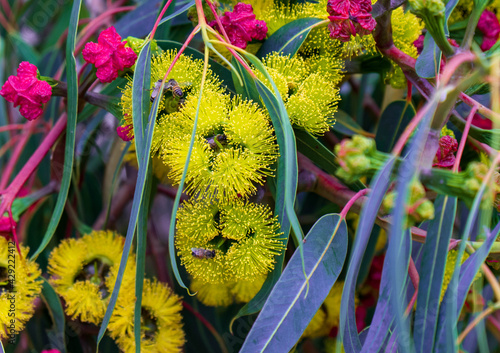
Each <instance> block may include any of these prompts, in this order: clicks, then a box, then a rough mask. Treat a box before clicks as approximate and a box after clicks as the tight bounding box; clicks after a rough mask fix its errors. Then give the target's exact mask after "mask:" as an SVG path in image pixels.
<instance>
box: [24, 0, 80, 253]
mask: <svg viewBox="0 0 500 353" xmlns="http://www.w3.org/2000/svg"><path fill="white" fill-rule="evenodd" d="M80 8H81V0H78V1H75V2H73V8H72V10H71V17H70V19H69V28H68V38H67V41H66V77H67V80H68V100H67V102H68V103H67V105H68V108H67V117H68V123H67V127H66V146H65V150H64V169H63V179H62V181H61V187H60V189H59V195H58V196H57V202H56V207H55V209H54V212H53V213H52V217H51V218H50V222H49V226H48V228H47V230H46V232H45V235H44V236H43V238H42V242H41V244H40V246H39V247H38V249H37V251H36V252H35V253H34V254H33V258H36V257H37V256H38V255H39V254H40V253H41V252H42V251H43V249H45V247H46V246H47V244H48V243H49V241H50V239H52V236H53V235H54V232H55V231H56V228H57V225H58V224H59V221H60V220H61V216H62V212H63V210H64V204H65V203H66V199H67V198H68V192H69V186H70V184H71V174H72V172H73V159H74V151H75V138H76V120H77V116H78V77H77V72H76V59H75V56H74V55H73V52H74V50H75V41H76V31H77V29H78V19H79V17H80ZM60 119H61V118H60Z"/></svg>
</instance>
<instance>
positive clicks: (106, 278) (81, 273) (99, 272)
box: [48, 231, 135, 325]
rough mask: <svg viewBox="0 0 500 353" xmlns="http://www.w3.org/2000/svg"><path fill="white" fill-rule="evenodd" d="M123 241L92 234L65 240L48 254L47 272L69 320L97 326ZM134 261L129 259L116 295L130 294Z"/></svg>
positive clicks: (111, 235)
mask: <svg viewBox="0 0 500 353" xmlns="http://www.w3.org/2000/svg"><path fill="white" fill-rule="evenodd" d="M124 241H125V239H124V238H123V237H122V236H119V235H118V234H116V233H114V232H112V231H93V232H92V233H90V234H87V235H85V236H83V237H82V238H80V239H65V240H63V241H62V242H61V243H60V244H59V246H58V247H57V248H55V249H54V250H53V251H52V253H51V254H50V258H49V266H48V272H49V274H50V275H51V279H50V282H51V284H52V285H53V286H54V289H55V291H56V292H57V293H58V294H59V295H60V296H61V297H63V298H64V300H65V302H66V313H67V314H68V315H69V316H70V317H71V318H73V319H80V320H81V321H83V322H90V323H93V324H96V325H97V324H99V323H100V322H101V321H102V319H103V318H104V313H105V312H106V307H107V305H108V302H109V298H110V297H111V292H112V291H113V287H114V284H115V281H116V276H117V274H118V268H119V266H120V259H121V256H122V252H123V244H124ZM134 274H135V260H134V259H133V257H131V258H129V260H128V263H127V267H126V269H125V273H124V275H123V281H122V285H121V289H120V293H124V292H127V291H129V290H133V288H134V283H135V282H134Z"/></svg>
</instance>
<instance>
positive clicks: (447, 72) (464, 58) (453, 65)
mask: <svg viewBox="0 0 500 353" xmlns="http://www.w3.org/2000/svg"><path fill="white" fill-rule="evenodd" d="M475 59H476V56H475V55H474V54H472V53H471V52H466V53H461V54H457V55H455V56H454V57H453V58H452V59H451V60H450V61H449V62H447V63H446V66H445V67H444V72H443V73H442V74H441V75H440V81H441V82H444V83H443V85H447V84H448V82H450V79H451V77H452V76H453V74H455V72H456V71H457V70H458V67H459V66H460V65H462V64H463V63H465V62H469V61H474V60H475Z"/></svg>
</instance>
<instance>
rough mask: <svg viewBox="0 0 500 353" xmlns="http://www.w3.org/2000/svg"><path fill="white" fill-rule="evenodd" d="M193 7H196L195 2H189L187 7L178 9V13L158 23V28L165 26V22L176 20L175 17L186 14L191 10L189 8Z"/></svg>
mask: <svg viewBox="0 0 500 353" xmlns="http://www.w3.org/2000/svg"><path fill="white" fill-rule="evenodd" d="M192 6H194V1H190V2H188V3H187V4H186V5H184V6H182V7H181V8H180V9H178V10H177V11H175V12H174V13H173V14H171V15H168V16H167V17H165V18H164V19H162V20H161V21H160V23H158V27H159V26H161V25H162V24H164V23H165V22H168V21H170V20H171V19H172V18H175V17H177V16H179V15H181V14H183V13H184V12H186V11H187V10H189V8H190V7H192Z"/></svg>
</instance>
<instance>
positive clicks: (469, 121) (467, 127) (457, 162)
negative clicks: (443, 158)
mask: <svg viewBox="0 0 500 353" xmlns="http://www.w3.org/2000/svg"><path fill="white" fill-rule="evenodd" d="M476 112H477V107H476V106H474V107H472V109H471V110H470V113H469V116H468V117H467V122H466V123H465V128H464V131H463V133H462V139H461V140H460V145H459V146H458V150H457V157H456V159H455V164H454V165H453V169H452V170H453V171H454V172H458V167H459V165H460V159H462V154H463V153H464V148H465V142H466V141H467V136H468V135H469V130H470V126H471V124H472V118H473V117H474V114H476Z"/></svg>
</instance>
